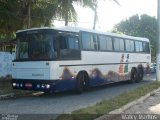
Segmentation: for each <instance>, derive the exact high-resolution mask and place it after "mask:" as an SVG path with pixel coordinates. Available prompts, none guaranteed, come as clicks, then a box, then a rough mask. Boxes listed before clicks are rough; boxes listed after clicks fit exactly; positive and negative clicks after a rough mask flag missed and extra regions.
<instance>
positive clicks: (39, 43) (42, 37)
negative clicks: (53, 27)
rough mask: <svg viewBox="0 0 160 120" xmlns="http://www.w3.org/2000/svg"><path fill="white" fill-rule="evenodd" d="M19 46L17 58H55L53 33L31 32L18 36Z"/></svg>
mask: <svg viewBox="0 0 160 120" xmlns="http://www.w3.org/2000/svg"><path fill="white" fill-rule="evenodd" d="M17 40H18V45H17V46H18V48H17V55H16V60H23V59H25V60H27V59H28V60H30V59H31V60H33V59H34V60H35V59H37V60H40V59H51V58H53V51H52V50H53V49H52V47H53V46H52V42H53V35H52V34H30V35H25V36H20V37H18V38H17Z"/></svg>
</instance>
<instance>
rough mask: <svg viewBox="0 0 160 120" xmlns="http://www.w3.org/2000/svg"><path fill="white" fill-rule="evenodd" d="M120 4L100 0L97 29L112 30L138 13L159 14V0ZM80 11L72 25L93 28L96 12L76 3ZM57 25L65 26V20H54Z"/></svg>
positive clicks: (120, 1) (123, 1) (125, 1)
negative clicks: (76, 20)
mask: <svg viewBox="0 0 160 120" xmlns="http://www.w3.org/2000/svg"><path fill="white" fill-rule="evenodd" d="M117 1H118V2H119V3H120V6H119V5H118V4H116V3H115V2H114V1H113V0H98V8H97V13H98V22H97V24H96V30H100V31H111V30H112V28H113V26H114V25H115V24H117V23H119V22H121V21H122V20H126V19H127V18H129V17H131V16H133V15H135V14H138V15H142V14H147V15H150V16H155V17H156V16H157V0H117ZM75 9H76V12H77V13H78V22H77V23H76V24H75V23H70V26H77V27H83V28H89V29H92V28H93V18H94V12H93V11H92V10H91V9H89V8H82V7H80V6H76V5H75ZM54 25H55V26H56V27H61V26H64V23H63V22H58V21H54Z"/></svg>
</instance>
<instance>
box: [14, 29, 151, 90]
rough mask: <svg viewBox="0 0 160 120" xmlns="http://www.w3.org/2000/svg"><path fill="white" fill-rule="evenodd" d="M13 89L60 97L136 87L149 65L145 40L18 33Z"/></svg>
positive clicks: (77, 32) (82, 32)
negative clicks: (116, 84) (107, 87)
mask: <svg viewBox="0 0 160 120" xmlns="http://www.w3.org/2000/svg"><path fill="white" fill-rule="evenodd" d="M16 40H17V51H16V59H15V60H14V61H13V74H12V77H13V79H12V84H13V88H14V89H24V90H37V91H44V92H49V91H52V92H58V91H65V90H71V89H72V90H73V89H74V90H76V91H77V92H79V93H81V92H82V91H83V90H84V89H85V88H89V87H92V86H99V85H104V84H109V83H113V82H120V81H130V82H140V81H141V80H142V79H143V75H144V74H145V73H146V72H147V69H148V67H149V64H150V63H151V54H150V47H149V46H150V43H149V40H148V39H146V38H140V37H132V36H126V35H120V34H115V33H104V32H99V31H95V30H88V29H82V28H72V27H64V28H53V29H52V28H35V29H27V30H21V31H18V32H17V33H16Z"/></svg>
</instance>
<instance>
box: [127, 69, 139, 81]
mask: <svg viewBox="0 0 160 120" xmlns="http://www.w3.org/2000/svg"><path fill="white" fill-rule="evenodd" d="M136 81H137V70H136V68H132V70H131V79H130V81H129V82H130V83H134V82H136Z"/></svg>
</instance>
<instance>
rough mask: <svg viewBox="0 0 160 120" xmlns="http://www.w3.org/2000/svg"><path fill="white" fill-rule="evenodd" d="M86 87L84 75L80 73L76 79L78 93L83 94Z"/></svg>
mask: <svg viewBox="0 0 160 120" xmlns="http://www.w3.org/2000/svg"><path fill="white" fill-rule="evenodd" d="M84 86H85V81H84V74H83V73H79V74H78V76H77V78H76V93H78V94H80V93H82V92H83V90H84Z"/></svg>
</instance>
